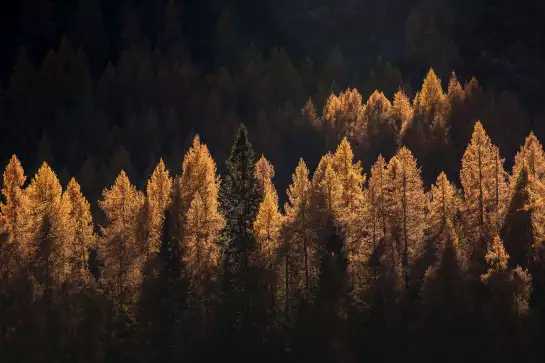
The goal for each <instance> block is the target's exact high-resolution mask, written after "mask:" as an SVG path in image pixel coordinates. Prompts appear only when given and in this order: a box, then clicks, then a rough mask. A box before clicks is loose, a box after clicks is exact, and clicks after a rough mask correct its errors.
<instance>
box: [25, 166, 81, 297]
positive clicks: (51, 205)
mask: <svg viewBox="0 0 545 363" xmlns="http://www.w3.org/2000/svg"><path fill="white" fill-rule="evenodd" d="M26 193H27V196H28V210H29V215H28V217H29V231H30V235H29V238H30V242H29V252H30V256H31V258H32V261H33V265H34V267H35V269H36V271H37V276H38V280H39V281H40V282H41V283H42V284H43V285H44V287H45V288H46V289H48V288H50V287H52V286H53V285H54V284H58V283H61V282H63V281H64V279H65V278H66V277H67V273H68V253H69V249H68V244H67V237H68V225H69V223H70V222H71V221H69V220H68V208H67V207H68V205H67V203H65V202H64V201H63V200H62V186H61V184H60V183H59V179H58V178H57V175H56V174H55V172H54V171H53V170H52V169H51V168H50V167H49V165H47V163H45V162H44V163H43V164H42V166H41V167H40V169H39V170H38V172H37V173H36V175H34V178H33V179H32V182H31V183H30V185H29V186H28V188H27V189H26Z"/></svg>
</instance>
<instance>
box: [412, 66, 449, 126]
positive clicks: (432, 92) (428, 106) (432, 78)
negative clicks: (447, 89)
mask: <svg viewBox="0 0 545 363" xmlns="http://www.w3.org/2000/svg"><path fill="white" fill-rule="evenodd" d="M447 107H448V104H447V102H446V97H445V94H444V93H443V88H442V86H441V80H440V79H439V78H438V77H437V75H436V74H435V72H434V71H433V69H430V70H429V72H428V74H427V75H426V78H425V79H424V83H423V84H422V88H421V89H420V92H419V93H418V95H417V97H416V98H415V106H414V111H415V113H416V114H418V115H420V116H421V117H423V121H424V123H425V124H428V125H432V126H433V127H434V128H437V127H444V126H445V125H444V123H445V122H446V112H447Z"/></svg>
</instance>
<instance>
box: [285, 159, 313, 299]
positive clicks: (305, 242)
mask: <svg viewBox="0 0 545 363" xmlns="http://www.w3.org/2000/svg"><path fill="white" fill-rule="evenodd" d="M310 188H311V185H310V179H309V170H308V168H307V166H306V164H305V162H304V160H303V159H300V160H299V164H298V165H297V168H296V169H295V173H294V174H293V175H292V183H291V184H290V186H289V187H288V190H287V191H286V194H287V196H288V201H287V202H286V204H285V206H284V210H285V211H286V219H285V227H286V228H285V231H284V233H286V239H287V246H286V252H285V253H286V260H287V261H286V264H287V266H288V268H289V271H288V273H287V274H286V275H287V276H286V278H287V280H286V291H287V292H288V293H290V294H291V295H292V296H293V299H302V300H303V301H304V302H305V303H309V302H311V300H312V299H313V296H314V292H315V291H316V288H317V286H318V278H319V271H320V269H319V252H320V251H319V248H318V241H317V235H316V233H315V231H314V229H313V224H312V221H313V220H312V210H311V200H310V192H311V189H310ZM287 298H288V299H289V296H288V297H287ZM287 303H288V304H289V301H288V302H287Z"/></svg>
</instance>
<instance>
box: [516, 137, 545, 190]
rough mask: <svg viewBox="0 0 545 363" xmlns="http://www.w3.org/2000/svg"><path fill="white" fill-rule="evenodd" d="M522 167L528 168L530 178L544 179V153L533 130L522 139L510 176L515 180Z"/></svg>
mask: <svg viewBox="0 0 545 363" xmlns="http://www.w3.org/2000/svg"><path fill="white" fill-rule="evenodd" d="M523 167H527V168H528V172H529V177H530V179H536V180H538V181H543V180H545V153H544V152H543V146H542V145H541V143H540V142H539V140H538V139H537V137H536V136H535V134H534V133H533V132H530V135H528V137H527V138H526V140H525V141H524V145H523V146H521V148H520V150H519V152H518V153H517V155H516V156H515V164H514V166H513V176H512V178H513V179H515V180H516V178H517V174H518V173H519V172H520V171H521V170H522V168H523Z"/></svg>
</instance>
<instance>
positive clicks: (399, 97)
mask: <svg viewBox="0 0 545 363" xmlns="http://www.w3.org/2000/svg"><path fill="white" fill-rule="evenodd" d="M413 115H414V109H413V106H412V105H411V101H410V100H409V97H408V96H407V94H406V93H405V92H404V91H403V90H399V91H397V92H396V93H395V94H394V102H393V104H392V110H391V116H392V117H393V118H394V119H395V120H399V124H398V127H399V130H400V135H401V136H402V135H404V134H405V132H406V130H407V128H408V127H409V125H410V123H411V121H412V119H413Z"/></svg>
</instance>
